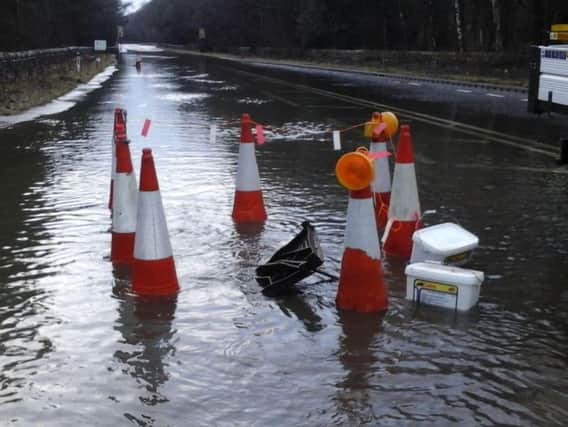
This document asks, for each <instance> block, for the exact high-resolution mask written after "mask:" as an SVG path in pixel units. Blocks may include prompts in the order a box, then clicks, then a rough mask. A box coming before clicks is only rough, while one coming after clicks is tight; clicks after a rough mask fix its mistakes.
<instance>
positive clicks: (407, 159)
mask: <svg viewBox="0 0 568 427" xmlns="http://www.w3.org/2000/svg"><path fill="white" fill-rule="evenodd" d="M419 227H420V201H419V199H418V186H417V185H416V171H415V168H414V152H413V149H412V137H411V135H410V127H409V126H408V125H403V126H401V127H400V138H399V141H398V147H397V150H396V163H395V167H394V176H393V182H392V191H391V200H390V206H389V213H388V222H387V226H386V229H385V234H384V235H383V250H384V251H385V253H386V254H387V255H392V256H396V257H400V258H410V255H411V253H412V234H413V233H414V232H415V231H416V229H417V228H419Z"/></svg>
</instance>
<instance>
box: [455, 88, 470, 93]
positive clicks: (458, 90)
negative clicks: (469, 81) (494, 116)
mask: <svg viewBox="0 0 568 427" xmlns="http://www.w3.org/2000/svg"><path fill="white" fill-rule="evenodd" d="M456 92H461V93H471V92H472V91H471V90H469V89H456Z"/></svg>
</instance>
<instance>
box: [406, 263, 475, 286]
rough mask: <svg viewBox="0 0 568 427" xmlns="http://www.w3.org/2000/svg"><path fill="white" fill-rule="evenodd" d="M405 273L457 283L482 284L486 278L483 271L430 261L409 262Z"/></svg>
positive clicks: (419, 277)
mask: <svg viewBox="0 0 568 427" xmlns="http://www.w3.org/2000/svg"><path fill="white" fill-rule="evenodd" d="M404 273H405V274H406V275H407V276H412V277H415V278H417V279H422V280H431V281H433V282H441V283H448V284H455V285H481V283H482V282H483V279H485V275H484V274H483V271H477V270H469V269H467V268H459V267H452V266H451V265H442V264H434V263H429V262H416V263H414V264H408V265H407V266H406V269H405V270H404Z"/></svg>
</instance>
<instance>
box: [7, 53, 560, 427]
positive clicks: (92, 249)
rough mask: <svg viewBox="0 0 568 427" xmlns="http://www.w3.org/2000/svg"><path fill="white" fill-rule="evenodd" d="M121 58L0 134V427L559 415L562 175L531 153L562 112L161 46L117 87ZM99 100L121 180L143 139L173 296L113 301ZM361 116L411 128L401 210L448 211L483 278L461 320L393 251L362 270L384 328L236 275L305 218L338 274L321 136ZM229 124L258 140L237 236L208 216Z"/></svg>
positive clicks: (337, 237) (328, 169)
mask: <svg viewBox="0 0 568 427" xmlns="http://www.w3.org/2000/svg"><path fill="white" fill-rule="evenodd" d="M134 58H135V57H134V55H125V56H124V57H123V58H122V63H121V66H120V70H119V71H118V72H117V73H116V74H115V75H114V76H113V77H112V78H111V79H110V80H109V81H108V82H106V83H104V84H103V87H102V88H100V89H99V90H97V91H95V92H93V93H91V94H89V95H87V96H86V97H85V98H84V100H83V101H82V102H81V103H79V104H78V105H76V106H75V107H73V108H71V109H69V110H67V111H64V112H60V113H58V114H55V115H51V116H43V117H40V118H38V119H37V120H35V121H30V122H24V123H19V124H16V125H13V126H11V127H5V128H0V141H1V144H0V174H1V177H2V182H3V188H2V190H1V191H2V197H1V198H0V208H1V212H2V215H3V216H2V222H1V223H0V243H1V246H0V247H1V252H0V283H1V287H0V366H1V368H2V371H1V372H2V373H1V374H0V413H1V414H2V419H3V420H4V421H3V422H4V423H6V424H9V425H20V426H29V425H42V426H67V425H69V426H71V425H73V426H75V425H77V424H79V423H81V424H84V425H105V426H106V425H129V424H132V425H143V426H166V425H171V426H178V425H179V426H185V425H192V426H193V425H195V426H206V425H207V426H209V425H219V426H234V425H243V426H245V425H246V426H251V425H258V426H265V425H285V426H298V425H305V426H308V425H309V426H314V425H317V426H328V425H346V426H347V425H348V426H351V425H365V424H368V425H393V426H401V425H455V424H458V423H459V424H462V425H476V426H477V425H523V426H524V425H526V426H532V425H543V426H551V425H558V426H561V425H564V424H565V420H566V415H567V413H566V407H567V406H568V395H567V393H568V377H567V375H566V372H567V364H568V361H567V359H566V354H567V352H568V335H567V330H568V310H567V309H566V307H567V306H568V290H567V287H566V283H567V282H568V259H567V255H568V248H567V243H566V242H568V227H567V225H568V220H567V218H566V215H565V214H564V210H565V209H564V207H565V206H567V202H568V181H567V178H568V170H567V168H566V167H565V166H563V167H558V166H556V164H555V159H556V157H557V155H558V150H557V149H556V147H555V146H554V145H553V144H552V145H551V141H555V139H556V138H557V137H558V136H559V135H562V134H563V133H565V131H566V125H565V124H563V122H562V121H561V120H560V118H558V117H553V118H537V117H531V116H529V115H528V114H525V113H524V112H523V111H524V109H525V108H526V103H525V102H523V100H522V99H521V98H522V94H521V95H519V94H502V95H503V96H504V97H503V98H500V97H496V96H489V95H486V94H483V93H480V92H479V93H478V92H477V91H475V90H472V92H458V91H457V90H458V89H460V88H456V87H442V86H428V85H426V84H422V86H416V85H411V84H409V82H407V81H404V82H403V81H400V82H399V83H396V81H395V80H393V81H392V82H391V81H386V80H379V81H375V80H376V79H373V78H372V77H369V78H367V77H361V76H354V77H353V76H345V75H339V74H336V73H323V74H321V73H319V72H310V73H305V72H301V73H300V72H298V71H294V70H288V69H276V68H274V67H266V66H262V67H250V66H247V65H242V64H236V63H229V62H225V61H218V60H213V59H210V58H205V57H191V56H177V55H174V54H170V53H165V52H156V53H152V54H149V53H147V54H144V55H143V67H142V71H141V72H140V73H137V72H136V70H135V68H134ZM371 80H373V82H374V83H373V84H372V85H371V84H370V81H371ZM466 90H469V89H466ZM496 95H497V94H496ZM499 95H501V94H499ZM116 106H121V107H124V108H126V109H127V111H128V132H129V136H130V137H131V139H132V142H131V151H132V153H133V162H134V166H135V169H136V170H137V171H138V170H139V162H140V153H141V149H142V147H144V146H150V147H152V148H153V152H154V156H155V160H156V166H157V171H158V176H159V180H160V187H161V192H162V199H163V204H164V207H165V213H166V217H167V221H168V227H169V231H170V237H171V242H172V246H173V251H174V257H175V259H176V265H177V272H178V277H179V281H180V287H181V292H180V293H179V295H178V296H177V298H176V299H174V300H169V301H165V302H160V303H156V302H152V301H147V300H142V299H139V298H137V297H135V296H134V295H132V294H131V293H130V291H129V290H130V282H129V280H128V279H124V278H119V277H115V276H114V275H113V272H112V267H111V265H110V263H109V260H108V256H109V251H110V234H109V226H110V218H109V212H108V209H107V207H106V201H107V198H108V186H109V172H110V154H111V153H110V148H111V145H110V141H111V133H112V117H113V109H114V107H116ZM383 106H384V107H386V106H388V107H389V108H388V109H392V110H394V111H399V112H401V114H400V119H401V122H403V123H409V124H410V125H411V128H412V133H413V141H414V146H415V152H416V153H415V154H416V170H417V177H418V185H419V192H420V198H421V205H422V209H423V210H436V211H437V214H435V215H431V216H429V217H428V219H427V221H428V222H430V223H434V222H439V221H444V220H448V219H451V220H453V219H456V220H458V221H459V222H460V223H461V224H462V225H463V226H464V227H465V228H467V229H468V230H470V231H472V232H473V233H475V234H477V235H478V236H479V238H480V247H479V249H478V250H477V252H476V254H475V257H474V260H473V262H472V263H471V265H470V267H471V268H475V269H478V270H482V271H484V272H485V275H486V281H485V283H484V284H483V286H482V290H481V298H480V303H479V306H478V307H476V308H475V309H474V310H472V311H470V312H468V313H465V314H458V315H455V314H454V313H453V312H448V311H445V310H439V309H435V308H427V307H421V308H417V307H415V306H414V305H413V304H412V303H410V302H408V301H406V300H405V299H404V295H405V277H404V274H403V270H404V262H403V261H400V260H396V259H385V260H384V263H383V267H384V271H385V277H386V280H387V282H388V286H389V297H390V306H389V310H388V311H387V312H386V313H385V314H384V315H360V314H356V313H348V312H339V311H338V310H337V309H336V307H335V301H334V300H335V292H336V288H337V283H336V282H334V281H331V282H330V281H326V280H325V278H322V277H319V276H317V275H314V276H312V277H310V278H308V279H307V280H305V281H304V282H303V283H302V284H301V285H300V286H299V288H300V289H301V290H302V294H301V295H298V296H295V297H290V298H283V299H269V298H266V297H264V296H262V294H261V293H260V289H259V287H258V285H257V283H256V282H255V280H254V269H255V267H256V266H257V265H258V264H259V263H261V262H263V261H264V260H266V259H268V258H269V257H270V256H271V255H272V254H273V253H274V252H275V251H276V250H277V249H278V248H279V247H280V245H281V244H282V243H283V242H286V241H288V240H289V239H290V238H291V237H292V236H294V235H295V233H297V232H298V231H299V224H300V223H301V222H302V221H303V220H306V219H308V220H310V221H311V222H312V223H313V224H314V225H315V226H316V229H317V231H318V234H319V237H320V240H321V242H322V247H323V251H324V253H325V256H326V259H325V263H324V266H323V269H324V270H325V271H326V272H328V273H331V274H334V275H337V274H338V272H339V262H340V259H341V254H342V249H343V246H342V245H343V230H344V227H345V212H346V205H347V194H346V192H345V190H344V189H342V188H341V187H340V186H339V184H338V183H337V181H336V179H335V177H334V175H333V170H334V166H335V162H336V160H337V158H338V156H339V154H340V153H338V152H335V151H333V149H332V142H331V131H332V130H334V129H343V128H347V127H349V126H351V125H353V124H357V123H361V122H363V121H365V120H367V119H368V118H369V117H370V114H371V113H372V112H373V111H374V110H377V109H378V110H379V111H380V110H383V108H382V107H383ZM390 107H392V108H390ZM384 109H387V108H384ZM242 112H249V113H250V114H251V115H252V117H253V119H255V120H256V121H258V122H261V123H265V124H267V125H271V126H273V127H275V128H278V129H274V130H272V131H270V130H267V132H266V137H267V138H266V139H267V142H266V144H265V145H263V146H261V147H257V159H258V164H259V169H260V174H261V184H262V188H263V191H264V199H265V203H266V208H267V211H268V220H267V221H266V223H265V224H264V227H263V228H262V229H260V230H256V231H255V232H250V231H249V232H246V231H243V230H241V229H238V228H236V227H235V225H234V224H233V222H232V220H231V217H230V214H231V208H232V200H233V191H234V178H235V173H236V162H237V150H238V144H237V139H238V128H237V127H236V126H234V125H229V124H228V122H231V121H233V120H235V119H237V118H238V117H239V115H240V114H241V113H242ZM146 118H149V119H151V120H152V127H151V128H150V133H149V135H148V137H147V138H143V137H141V136H140V130H141V128H142V123H143V122H144V120H145V119H146ZM212 123H215V124H217V125H218V126H219V134H218V137H217V142H216V143H215V144H211V143H210V142H209V125H210V124H212ZM361 144H367V141H365V139H364V138H363V137H362V135H361V133H360V130H353V131H350V132H346V133H344V134H343V146H344V149H343V152H346V151H347V150H352V149H354V148H355V147H357V146H358V145H361Z"/></svg>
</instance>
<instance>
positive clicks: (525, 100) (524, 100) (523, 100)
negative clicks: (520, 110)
mask: <svg viewBox="0 0 568 427" xmlns="http://www.w3.org/2000/svg"><path fill="white" fill-rule="evenodd" d="M521 102H529V100H528V99H527V98H523V99H521Z"/></svg>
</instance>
